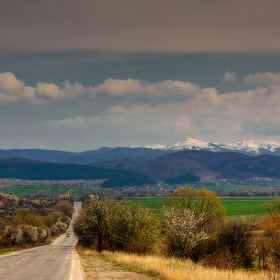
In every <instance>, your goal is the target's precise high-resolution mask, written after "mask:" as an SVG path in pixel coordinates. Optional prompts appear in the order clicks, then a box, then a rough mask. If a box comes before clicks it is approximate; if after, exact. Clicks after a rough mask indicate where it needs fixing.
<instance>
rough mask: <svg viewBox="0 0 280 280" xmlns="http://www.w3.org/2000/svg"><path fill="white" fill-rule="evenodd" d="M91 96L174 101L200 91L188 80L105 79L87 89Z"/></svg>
mask: <svg viewBox="0 0 280 280" xmlns="http://www.w3.org/2000/svg"><path fill="white" fill-rule="evenodd" d="M89 91H90V96H91V97H92V98H115V99H124V98H127V99H135V98H141V97H145V98H148V99H154V100H157V101H159V102H160V101H166V100H169V101H170V100H171V101H176V100H177V99H185V98H188V97H190V96H191V95H193V94H196V93H201V88H200V86H198V85H196V84H191V83H189V82H182V81H171V80H166V81H163V82H158V83H153V84H152V83H148V82H145V81H140V80H133V79H127V80H118V79H107V80H106V81H105V82H104V83H103V84H101V85H98V86H95V87H92V88H90V89H89Z"/></svg>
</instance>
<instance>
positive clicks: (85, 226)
mask: <svg viewBox="0 0 280 280" xmlns="http://www.w3.org/2000/svg"><path fill="white" fill-rule="evenodd" d="M114 203H115V202H114V201H113V200H110V199H108V198H100V197H98V196H95V197H93V198H92V199H91V200H90V202H88V203H87V204H86V205H85V206H84V207H83V208H82V210H81V211H80V214H79V216H78V218H77V219H76V220H75V222H74V224H73V229H74V232H75V234H76V235H77V236H78V238H79V242H80V243H81V244H84V245H86V246H94V247H95V248H96V249H97V251H98V252H101V251H102V250H103V249H105V248H106V249H107V247H108V244H109V243H110V232H109V228H108V222H107V216H108V212H109V209H110V207H112V205H113V204H114Z"/></svg>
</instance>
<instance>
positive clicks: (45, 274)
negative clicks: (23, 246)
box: [0, 203, 84, 280]
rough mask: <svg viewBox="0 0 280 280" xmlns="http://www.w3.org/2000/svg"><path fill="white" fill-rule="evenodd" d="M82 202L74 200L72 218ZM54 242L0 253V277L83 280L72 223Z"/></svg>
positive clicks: (34, 279) (31, 279)
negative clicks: (8, 252) (65, 232)
mask: <svg viewBox="0 0 280 280" xmlns="http://www.w3.org/2000/svg"><path fill="white" fill-rule="evenodd" d="M80 207H81V203H75V213H74V215H73V216H74V218H75V216H77V210H78V209H79V208H80ZM67 233H70V236H69V237H68V236H67V235H66V234H63V235H62V236H60V237H59V238H58V239H57V240H56V241H55V242H54V243H52V244H51V245H47V246H41V247H36V248H32V249H29V250H24V251H20V252H15V253H12V254H9V255H4V256H1V257H0V279H5V280H47V279H53V280H64V279H65V280H66V279H67V280H83V279H84V277H83V271H82V268H81V265H80V258H79V255H78V253H77V252H76V250H75V248H74V246H75V245H76V243H77V238H76V237H75V235H74V233H73V229H72V226H70V227H69V229H68V231H67Z"/></svg>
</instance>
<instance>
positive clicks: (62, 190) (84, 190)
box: [0, 185, 112, 195]
mask: <svg viewBox="0 0 280 280" xmlns="http://www.w3.org/2000/svg"><path fill="white" fill-rule="evenodd" d="M100 192H107V193H111V192H112V190H111V189H100V188H93V187H68V186H46V185H42V186H39V185H36V186H5V187H0V193H5V194H14V195H34V194H54V195H65V194H67V193H70V194H71V195H87V194H97V193H100Z"/></svg>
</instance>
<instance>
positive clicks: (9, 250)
mask: <svg viewBox="0 0 280 280" xmlns="http://www.w3.org/2000/svg"><path fill="white" fill-rule="evenodd" d="M44 245H48V244H39V245H38V244H36V245H34V246H32V245H29V246H24V247H11V248H4V249H0V256H2V255H7V254H11V253H15V252H19V251H23V250H28V249H32V248H36V247H40V246H44Z"/></svg>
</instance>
